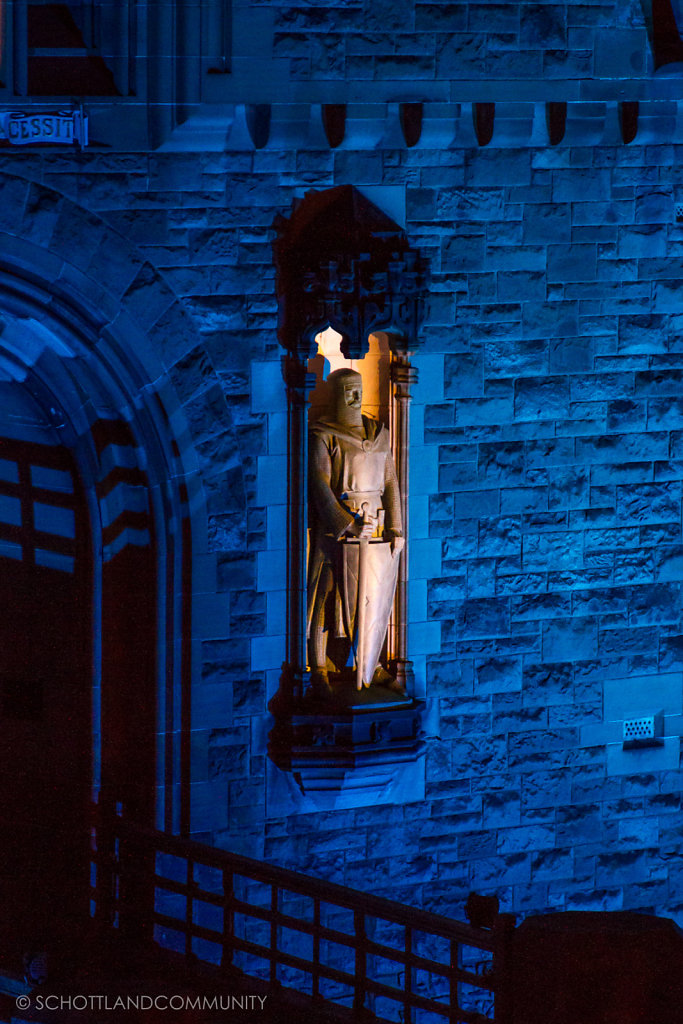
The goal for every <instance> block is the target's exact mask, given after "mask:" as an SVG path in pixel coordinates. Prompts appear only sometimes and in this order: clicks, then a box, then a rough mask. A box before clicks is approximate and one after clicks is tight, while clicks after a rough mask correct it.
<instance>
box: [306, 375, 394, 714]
mask: <svg viewBox="0 0 683 1024" xmlns="http://www.w3.org/2000/svg"><path fill="white" fill-rule="evenodd" d="M328 386H329V390H330V396H331V397H330V402H329V406H328V412H327V414H326V415H323V417H322V418H321V419H318V420H317V421H316V422H315V423H313V424H312V425H311V428H310V443H309V521H310V527H311V533H310V548H309V561H308V638H309V639H308V651H309V664H310V670H311V680H312V688H313V692H314V694H315V695H316V696H318V697H323V698H325V697H332V696H334V695H335V687H339V686H340V685H342V686H343V684H344V683H347V684H348V683H349V682H350V680H351V679H353V680H354V681H355V688H356V690H358V691H361V690H364V688H366V687H369V686H371V685H372V686H382V687H385V688H386V689H387V690H390V691H393V693H394V694H398V695H402V694H403V690H402V688H401V686H400V684H399V683H397V681H396V679H395V678H394V677H393V676H392V675H391V673H390V672H389V671H388V670H387V668H386V667H385V666H383V665H381V664H380V658H381V656H382V649H383V647H384V640H385V637H386V633H387V627H388V623H389V617H390V615H391V609H392V605H393V599H394V592H395V589H396V580H397V577H398V563H399V557H400V552H401V550H402V548H403V545H404V539H403V535H402V524H401V508H400V495H399V489H398V481H397V479H396V469H395V466H394V460H393V458H392V454H391V448H390V445H389V433H388V431H387V429H386V427H384V426H383V425H382V424H381V423H379V422H378V421H377V420H374V419H371V418H370V417H368V416H364V415H363V414H362V411H361V406H362V398H363V382H362V378H361V375H360V374H359V373H357V372H356V371H355V370H351V369H342V370H335V371H334V372H333V373H331V374H330V376H329V377H328ZM351 663H352V665H353V667H351ZM394 699H396V698H394Z"/></svg>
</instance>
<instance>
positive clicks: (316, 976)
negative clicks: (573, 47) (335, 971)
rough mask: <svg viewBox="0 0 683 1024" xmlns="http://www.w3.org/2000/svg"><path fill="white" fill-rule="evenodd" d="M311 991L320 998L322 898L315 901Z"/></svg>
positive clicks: (314, 996)
mask: <svg viewBox="0 0 683 1024" xmlns="http://www.w3.org/2000/svg"><path fill="white" fill-rule="evenodd" d="M311 993H312V995H313V998H314V999H319V998H320V900H319V899H315V900H314V901H313V969H312V970H311Z"/></svg>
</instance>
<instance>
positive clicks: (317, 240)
mask: <svg viewBox="0 0 683 1024" xmlns="http://www.w3.org/2000/svg"><path fill="white" fill-rule="evenodd" d="M278 229H279V231H278V234H279V237H278V239H277V242H276V244H275V256H276V263H277V271H278V299H279V309H280V331H279V338H280V342H281V344H282V346H283V348H284V350H285V355H284V358H283V361H282V362H283V377H284V383H285V387H286V390H287V406H288V480H287V491H288V515H287V531H288V535H287V554H288V580H287V583H288V592H287V660H286V663H285V665H284V670H283V675H282V680H281V687H280V691H279V693H278V695H277V697H276V699H275V700H274V702H273V711H274V713H275V714H276V716H277V717H278V727H277V728H276V729H275V730H274V733H273V734H271V745H270V751H271V755H272V757H273V760H274V761H275V762H276V763H277V764H278V765H280V766H281V767H284V768H287V769H290V770H292V771H294V772H295V775H296V776H297V778H298V780H299V782H300V785H301V787H302V789H304V790H305V789H306V786H307V785H308V786H309V788H310V786H311V785H313V786H315V783H314V781H313V780H312V777H311V773H313V775H314V774H315V772H314V771H313V769H312V768H311V764H312V762H314V761H315V759H316V756H317V755H316V752H315V748H316V747H317V746H318V745H319V744H321V743H322V744H324V745H325V746H326V748H327V750H328V752H329V750H330V746H332V747H334V746H335V745H346V746H347V747H348V742H349V735H348V729H349V728H350V729H351V731H352V732H353V738H352V739H351V741H350V742H351V743H352V744H354V743H356V741H357V739H358V738H359V737H360V736H361V733H362V740H361V742H362V743H363V744H364V749H365V751H366V752H367V750H368V749H369V748H373V749H375V750H376V751H377V753H378V756H383V757H385V758H386V756H387V753H388V751H389V750H390V749H391V748H393V747H396V746H397V744H398V737H399V736H400V744H402V748H403V754H404V755H405V757H407V758H410V757H412V758H413V759H414V758H415V757H417V756H418V752H419V748H420V746H421V741H420V727H419V721H420V705H419V702H418V701H415V700H414V699H413V697H412V695H411V691H412V679H411V661H410V651H409V649H408V644H407V624H408V608H407V565H408V559H407V554H408V552H407V547H408V545H409V543H410V530H409V520H408V504H409V502H408V497H409V444H408V438H409V407H410V397H411V392H410V389H411V385H412V384H413V383H414V382H415V381H416V379H417V372H416V370H415V368H414V367H413V366H412V364H411V354H412V352H414V350H415V349H416V348H417V345H418V331H419V326H420V322H421V316H422V296H423V292H424V286H425V279H426V265H425V261H424V259H423V257H422V256H421V255H420V254H419V253H418V252H416V251H415V250H413V249H412V248H411V247H410V245H409V242H408V239H407V237H406V235H405V232H404V230H403V229H402V228H401V227H400V226H399V225H397V224H396V223H394V222H393V221H392V220H391V219H390V218H389V217H388V216H387V215H386V214H384V213H383V212H382V211H381V210H380V209H378V208H377V207H376V206H375V205H374V204H373V203H371V202H370V201H369V200H368V199H367V198H366V197H365V196H363V194H362V193H361V192H359V191H358V190H357V189H356V188H354V187H353V186H340V187H338V188H334V189H330V190H328V191H325V192H318V193H308V195H307V196H306V197H305V198H304V199H303V200H302V201H301V203H300V204H299V205H298V207H297V208H296V209H295V211H294V213H293V214H292V216H291V217H290V218H289V219H288V220H285V219H284V218H283V219H282V220H281V222H280V223H279V225H278ZM335 370H353V371H355V372H356V373H357V374H359V375H360V380H361V382H362V392H363V399H362V405H363V409H362V411H363V414H364V415H367V416H369V417H370V418H371V420H373V421H378V422H379V424H381V425H382V428H383V429H382V428H380V427H379V426H378V425H377V423H374V424H372V430H374V431H375V433H376V436H379V434H380V433H382V436H383V437H384V438H385V439H388V446H387V440H385V441H384V442H383V443H384V445H385V446H387V447H390V452H391V455H390V456H389V460H388V461H389V463H391V464H393V468H390V472H391V474H392V484H391V486H392V488H394V487H395V484H394V483H393V472H394V468H395V474H396V482H397V490H396V489H394V491H393V493H394V496H395V498H396V501H397V503H398V504H399V505H400V515H399V514H398V513H396V517H395V521H396V523H398V524H400V525H398V526H396V532H398V531H400V532H401V535H402V537H403V541H402V542H399V543H405V547H404V548H403V550H402V551H401V552H400V557H399V558H398V559H396V565H397V568H396V570H395V572H396V577H397V579H396V584H395V591H394V596H393V599H392V597H391V592H390V589H389V588H387V589H385V590H383V591H382V593H383V594H384V596H385V599H386V601H387V602H388V603H389V604H390V605H391V611H390V615H389V620H388V628H387V630H386V637H385V639H384V640H383V641H382V643H381V651H380V654H379V660H378V662H377V668H376V669H374V674H373V666H374V665H375V660H374V657H370V656H369V655H368V654H367V651H368V650H369V649H370V648H371V646H372V643H375V644H378V643H379V642H380V641H379V640H378V639H377V636H378V635H379V633H381V632H382V630H383V626H380V627H378V633H377V634H376V635H375V637H374V638H373V639H372V640H370V639H368V640H365V639H363V640H361V635H362V636H363V637H365V636H370V634H368V633H363V632H362V627H361V625H360V621H363V620H362V619H361V615H363V616H364V617H365V616H366V615H367V616H370V615H371V614H374V609H375V608H376V607H377V602H375V604H374V605H373V602H372V601H371V600H370V597H369V596H368V598H367V600H366V601H363V600H362V597H361V595H362V594H364V593H365V587H366V582H365V579H364V577H365V576H366V575H367V576H368V578H370V574H371V571H372V573H375V572H376V570H375V569H374V568H372V569H371V568H370V567H372V566H373V563H372V561H371V560H370V561H368V562H367V563H366V564H367V566H368V569H367V571H366V570H365V569H364V568H363V565H364V563H363V562H362V559H363V558H364V555H363V551H362V550H361V548H362V545H358V546H357V548H356V551H357V552H358V553H357V554H356V555H354V556H353V557H355V558H357V561H356V562H355V563H353V562H352V563H351V565H352V566H354V565H355V568H351V569H349V568H348V565H347V562H346V560H345V559H346V555H344V560H343V569H339V579H340V578H341V576H342V574H346V575H345V577H344V579H345V583H344V593H343V594H342V595H341V596H340V594H339V591H340V590H341V589H342V588H341V587H339V586H338V578H337V577H336V576H334V573H336V572H337V570H335V569H332V568H328V569H327V570H326V571H327V572H328V573H329V575H330V577H334V583H333V584H332V585H331V586H332V590H326V591H325V593H326V594H327V598H325V600H327V606H326V610H321V609H322V604H321V603H319V604H317V605H316V604H315V600H318V599H317V598H312V593H313V591H314V589H315V580H314V579H313V576H314V573H315V572H316V571H317V570H316V566H315V563H314V559H315V558H316V557H317V556H316V552H317V551H318V549H317V547H316V543H317V542H316V539H315V537H316V534H315V529H316V525H315V518H316V510H315V502H314V498H313V497H312V494H313V489H312V487H311V486H309V485H310V484H311V480H312V475H311V470H310V466H309V462H310V461H311V452H310V445H311V443H312V442H311V439H312V438H315V437H316V436H318V435H317V433H316V430H315V429H313V430H311V428H312V427H314V425H316V424H317V425H318V427H320V423H321V422H322V421H323V420H325V421H328V422H329V421H330V420H331V419H332V420H334V417H333V416H332V412H331V410H332V409H333V408H334V402H335V401H336V400H337V399H335V395H336V394H337V392H336V391H335V388H337V389H338V388H339V387H340V383H339V380H340V378H339V377H338V375H337V378H336V382H335V377H333V378H332V379H331V380H328V378H329V376H330V374H331V373H333V372H334V371H335ZM345 379H347V378H345ZM348 379H351V378H348ZM355 379H357V378H355ZM363 424H365V425H364V426H360V427H358V428H357V429H358V430H360V431H361V433H362V432H363V431H366V430H367V429H368V427H367V422H366V420H363ZM320 429H322V428H320ZM313 443H314V447H315V442H313ZM363 443H364V444H365V443H367V445H368V447H367V449H365V450H367V451H370V442H369V441H367V442H363ZM313 464H314V466H315V456H314V461H313ZM333 472H336V471H335V470H333ZM387 472H389V471H388V470H387ZM388 487H389V484H386V488H388ZM363 493H364V492H363ZM384 493H386V490H385V492H384ZM382 502H383V504H384V505H386V504H387V502H386V500H385V499H384V498H383V499H382ZM343 507H345V509H346V511H347V512H348V511H349V506H348V505H346V506H343ZM351 514H355V515H356V516H357V517H358V516H359V515H360V513H359V512H358V511H357V510H353V509H351ZM386 514H387V515H392V514H393V513H389V512H387V513H386ZM383 515H384V513H383V512H380V513H379V517H380V522H381V521H382V516H383ZM387 522H388V520H387ZM388 533H391V531H387V530H386V529H385V530H384V532H382V527H381V526H380V527H378V528H377V532H376V533H374V534H373V535H372V538H371V540H372V539H377V540H379V541H380V543H381V544H384V545H388V544H389V543H390V542H389V540H387V534H388ZM346 539H347V537H346V535H344V537H343V540H346ZM369 543H371V541H370V542H369ZM392 550H393V549H392ZM376 551H377V549H375V553H376ZM386 553H387V549H386V548H385V551H384V554H386ZM338 555H339V557H341V547H339V548H335V554H333V555H332V556H329V555H326V556H325V557H326V559H327V563H328V564H329V563H330V562H331V560H333V559H334V558H337V556H338ZM349 557H351V556H349ZM371 557H375V554H373V556H371ZM387 557H388V555H387ZM349 574H350V575H351V576H354V574H355V576H354V582H353V585H352V586H351V588H350V590H347V589H346V588H347V582H346V579H347V576H348V575H349ZM312 579H313V584H312V582H311V581H312ZM380 586H383V584H380ZM368 593H369V592H368ZM386 595H388V597H387V596H386ZM335 601H336V602H337V608H339V607H342V606H343V613H344V616H345V617H346V619H345V624H344V626H343V627H337V628H336V630H335V629H333V627H332V626H331V625H330V628H329V630H328V629H327V626H326V625H325V626H324V627H323V628H322V629H320V628H319V627H320V622H321V621H323V618H324V617H325V616H327V618H330V617H331V616H333V615H335V614H337V615H340V614H341V613H339V612H332V611H331V606H332V604H334V602H335ZM362 607H365V608H367V609H368V611H367V612H366V613H361V608H362ZM349 609H351V610H350V611H349ZM380 619H381V616H380ZM352 620H353V621H352ZM316 623H318V625H317V626H316ZM316 629H318V634H317V635H321V634H322V633H326V634H328V635H329V639H328V636H327V635H326V636H325V638H324V643H323V655H322V657H321V656H320V652H319V651H318V650H317V649H316V646H315V643H314V642H313V641H312V639H311V637H312V634H313V633H314V632H315V630H316ZM342 632H345V633H346V648H344V646H343V644H342V643H341V641H340V647H339V649H338V650H336V653H333V654H331V650H332V646H333V642H334V643H336V640H337V639H340V637H341V633H342ZM333 635H334V640H333ZM363 649H364V650H365V652H366V654H365V657H366V659H367V661H366V662H364V656H363V655H362V654H360V653H359V651H360V650H363ZM344 659H346V660H344ZM328 669H329V686H328V672H327V670H328ZM354 679H355V680H356V683H357V685H354ZM382 680H384V682H383V681H382ZM354 719H355V721H356V727H357V725H358V722H360V721H361V719H362V722H363V723H364V726H365V727H364V728H363V729H361V733H358V730H357V728H356V731H355V732H354V727H353V726H352V725H350V723H351V722H352V720H354ZM321 720H324V721H325V723H326V725H325V727H324V728H322V729H321ZM342 720H343V721H344V722H345V723H346V724H345V726H344V725H342ZM392 721H393V722H395V726H394V725H392V724H391V723H392ZM399 722H400V723H401V724H400V725H398V723H399ZM366 733H367V735H366ZM293 748H296V749H297V754H296V756H294V755H293V753H292V751H293ZM408 748H410V753H409V751H408ZM306 780H308V782H307V781H306Z"/></svg>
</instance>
